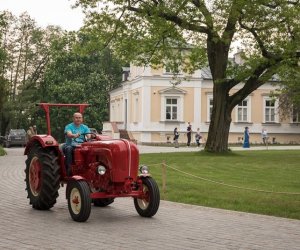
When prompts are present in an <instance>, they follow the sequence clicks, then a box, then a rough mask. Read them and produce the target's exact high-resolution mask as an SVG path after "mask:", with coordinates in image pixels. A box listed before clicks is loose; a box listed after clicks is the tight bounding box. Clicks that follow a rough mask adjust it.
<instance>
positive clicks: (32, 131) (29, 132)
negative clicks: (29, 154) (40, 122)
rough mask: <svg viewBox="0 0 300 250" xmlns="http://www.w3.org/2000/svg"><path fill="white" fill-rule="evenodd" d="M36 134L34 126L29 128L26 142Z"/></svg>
mask: <svg viewBox="0 0 300 250" xmlns="http://www.w3.org/2000/svg"><path fill="white" fill-rule="evenodd" d="M36 134H37V131H36V126H35V125H33V126H30V127H29V129H28V130H27V141H29V140H30V139H31V137H33V136H34V135H36Z"/></svg>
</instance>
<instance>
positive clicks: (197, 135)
mask: <svg viewBox="0 0 300 250" xmlns="http://www.w3.org/2000/svg"><path fill="white" fill-rule="evenodd" d="M201 138H202V135H201V133H200V128H197V132H196V134H195V140H196V143H197V147H198V148H199V147H200V140H201Z"/></svg>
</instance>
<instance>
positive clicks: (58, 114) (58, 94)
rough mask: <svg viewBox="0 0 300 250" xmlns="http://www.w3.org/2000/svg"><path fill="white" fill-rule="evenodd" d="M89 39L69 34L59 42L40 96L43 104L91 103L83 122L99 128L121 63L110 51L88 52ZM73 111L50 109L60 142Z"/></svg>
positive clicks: (106, 118) (115, 83)
mask: <svg viewBox="0 0 300 250" xmlns="http://www.w3.org/2000/svg"><path fill="white" fill-rule="evenodd" d="M91 39H92V36H91V35H89V34H83V33H79V34H76V33H69V34H66V35H65V36H64V37H63V38H62V39H60V41H58V43H57V44H56V46H57V47H56V48H55V49H53V50H52V55H53V56H52V61H51V63H49V64H48V66H47V69H46V72H45V77H44V80H43V82H42V84H41V88H40V91H39V93H40V100H41V101H43V102H51V103H88V104H90V105H91V107H89V108H88V109H87V110H86V111H85V114H84V119H85V122H86V123H87V124H88V125H89V126H90V127H95V128H97V129H102V123H103V121H107V120H108V110H109V109H108V107H109V95H108V92H109V91H110V90H112V89H113V88H116V87H118V86H119V85H120V82H121V76H122V67H121V66H122V64H121V62H120V61H118V60H117V59H115V58H114V57H113V56H112V54H111V52H110V50H109V49H105V50H102V51H100V50H94V51H93V52H91V53H87V51H88V49H87V46H88V44H89V42H90V40H91ZM75 111H76V110H73V112H75ZM73 112H72V111H70V109H59V110H55V109H53V110H52V112H51V113H52V118H53V119H52V118H51V120H52V121H53V123H52V125H53V126H52V127H53V128H57V129H53V134H54V135H55V137H56V138H58V139H59V140H63V133H62V131H63V129H64V127H63V126H64V125H66V124H67V123H69V122H70V121H71V119H72V114H73ZM55 130H56V131H55Z"/></svg>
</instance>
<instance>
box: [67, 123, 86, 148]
mask: <svg viewBox="0 0 300 250" xmlns="http://www.w3.org/2000/svg"><path fill="white" fill-rule="evenodd" d="M68 131H71V133H72V134H77V133H78V134H80V137H78V138H69V137H67V132H68ZM90 132H91V131H90V129H89V128H88V126H86V125H84V124H80V125H79V126H78V127H77V126H76V125H75V124H74V123H73V122H72V123H70V124H68V125H67V126H66V127H65V135H66V144H67V145H72V146H75V145H77V144H78V143H82V142H84V136H83V135H82V134H84V133H90ZM75 139H76V141H75Z"/></svg>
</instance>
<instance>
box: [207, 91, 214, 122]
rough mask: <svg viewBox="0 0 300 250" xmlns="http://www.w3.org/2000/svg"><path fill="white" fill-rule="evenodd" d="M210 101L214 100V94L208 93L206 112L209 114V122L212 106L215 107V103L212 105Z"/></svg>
mask: <svg viewBox="0 0 300 250" xmlns="http://www.w3.org/2000/svg"><path fill="white" fill-rule="evenodd" d="M210 101H212V102H213V94H208V95H207V112H206V114H207V115H206V120H207V122H210V118H211V113H212V108H213V105H210Z"/></svg>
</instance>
